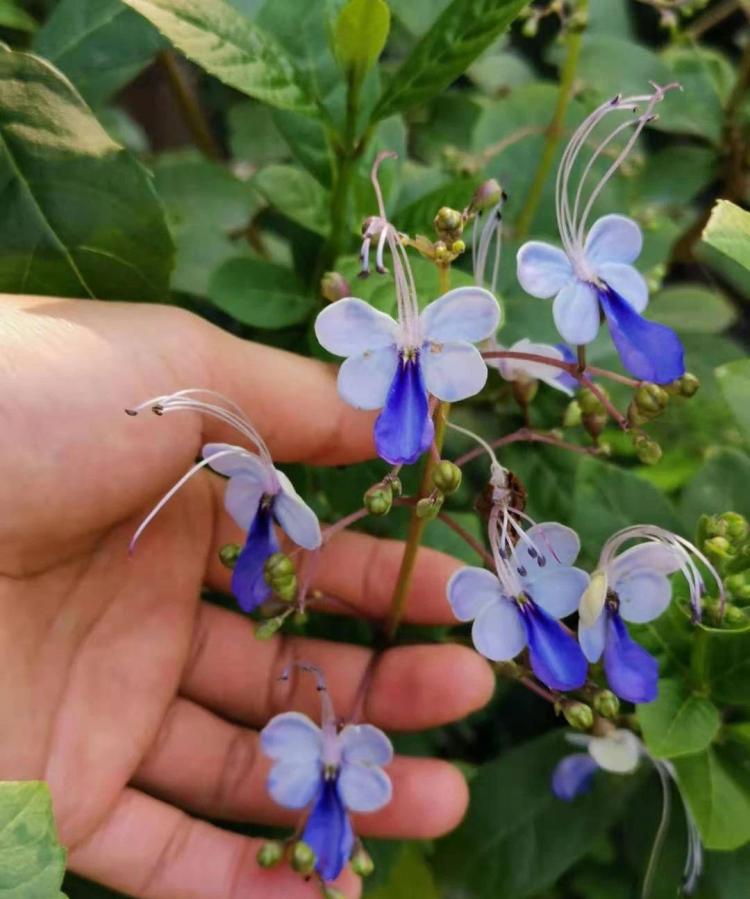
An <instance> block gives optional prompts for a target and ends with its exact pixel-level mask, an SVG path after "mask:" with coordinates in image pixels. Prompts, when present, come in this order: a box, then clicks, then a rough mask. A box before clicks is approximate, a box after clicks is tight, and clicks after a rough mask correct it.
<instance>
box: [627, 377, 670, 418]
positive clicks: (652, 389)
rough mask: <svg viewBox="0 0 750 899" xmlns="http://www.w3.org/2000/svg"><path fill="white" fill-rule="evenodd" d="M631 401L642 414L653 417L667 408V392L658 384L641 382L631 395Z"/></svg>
mask: <svg viewBox="0 0 750 899" xmlns="http://www.w3.org/2000/svg"><path fill="white" fill-rule="evenodd" d="M633 402H634V403H635V406H636V408H637V409H638V411H639V412H640V413H641V414H642V415H645V416H646V417H647V418H655V417H656V416H657V415H659V414H661V413H662V412H663V411H664V410H665V409H666V408H667V405H668V403H669V394H668V393H667V391H666V390H664V388H663V387H660V386H659V385H658V384H651V383H646V384H641V386H640V387H639V388H638V389H637V390H636V392H635V393H634V395H633Z"/></svg>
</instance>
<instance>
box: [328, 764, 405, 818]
mask: <svg viewBox="0 0 750 899" xmlns="http://www.w3.org/2000/svg"><path fill="white" fill-rule="evenodd" d="M338 786H339V796H340V797H341V801H342V802H343V803H344V805H345V806H346V807H347V808H348V809H349V811H351V812H375V811H377V810H378V809H379V808H382V807H383V806H384V805H387V804H388V803H389V802H390V801H391V796H392V794H393V787H392V786H391V779H390V778H389V777H388V775H387V774H386V773H385V771H383V770H382V768H377V767H374V768H368V767H366V766H365V765H351V764H346V763H344V764H342V766H341V772H340V774H339V783H338Z"/></svg>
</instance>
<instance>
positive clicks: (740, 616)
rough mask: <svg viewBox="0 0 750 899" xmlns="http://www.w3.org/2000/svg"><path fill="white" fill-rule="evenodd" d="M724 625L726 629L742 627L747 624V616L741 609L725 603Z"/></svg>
mask: <svg viewBox="0 0 750 899" xmlns="http://www.w3.org/2000/svg"><path fill="white" fill-rule="evenodd" d="M724 623H725V624H726V625H727V626H728V627H744V625H746V624H747V615H746V614H745V613H744V611H743V610H742V609H738V608H737V606H733V605H732V604H731V603H726V605H725V607H724Z"/></svg>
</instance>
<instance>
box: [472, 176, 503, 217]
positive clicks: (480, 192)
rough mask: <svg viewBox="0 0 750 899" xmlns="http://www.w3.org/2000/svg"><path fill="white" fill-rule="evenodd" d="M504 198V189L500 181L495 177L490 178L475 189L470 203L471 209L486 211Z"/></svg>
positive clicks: (474, 211)
mask: <svg viewBox="0 0 750 899" xmlns="http://www.w3.org/2000/svg"><path fill="white" fill-rule="evenodd" d="M502 199H503V189H502V187H500V183H499V182H498V181H496V180H495V179H494V178H490V179H489V180H488V181H483V182H482V183H481V184H480V185H479V187H478V188H477V189H476V190H475V191H474V196H473V197H472V198H471V202H470V203H469V211H470V212H473V213H476V212H484V211H485V210H486V209H492V207H493V206H497V204H498V203H499V202H500V200H502Z"/></svg>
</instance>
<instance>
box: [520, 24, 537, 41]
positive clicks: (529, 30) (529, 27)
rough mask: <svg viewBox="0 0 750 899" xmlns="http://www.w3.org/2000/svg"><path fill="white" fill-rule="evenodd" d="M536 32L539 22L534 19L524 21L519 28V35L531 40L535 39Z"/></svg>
mask: <svg viewBox="0 0 750 899" xmlns="http://www.w3.org/2000/svg"><path fill="white" fill-rule="evenodd" d="M537 31H539V22H537V20H536V19H526V21H525V22H524V23H523V27H522V28H521V34H522V35H523V36H524V37H528V38H532V37H536V33H537Z"/></svg>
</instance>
